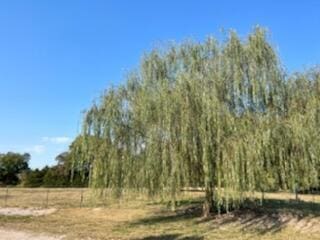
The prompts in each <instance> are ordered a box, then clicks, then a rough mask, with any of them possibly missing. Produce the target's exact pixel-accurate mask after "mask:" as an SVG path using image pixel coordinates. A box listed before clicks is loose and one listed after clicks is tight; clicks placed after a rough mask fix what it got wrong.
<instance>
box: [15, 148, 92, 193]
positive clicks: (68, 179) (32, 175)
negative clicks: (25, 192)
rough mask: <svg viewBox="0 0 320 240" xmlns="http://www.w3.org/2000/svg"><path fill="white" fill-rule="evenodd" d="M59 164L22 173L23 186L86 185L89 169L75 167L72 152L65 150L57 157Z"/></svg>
mask: <svg viewBox="0 0 320 240" xmlns="http://www.w3.org/2000/svg"><path fill="white" fill-rule="evenodd" d="M56 161H57V164H56V165H55V166H52V167H47V166H46V167H44V168H43V169H41V170H39V169H35V170H28V171H26V172H24V173H23V174H22V175H21V185H22V186H23V187H86V186H87V185H88V171H85V170H84V171H83V173H82V174H80V171H79V170H77V169H73V166H72V159H71V154H70V153H69V152H63V153H61V154H59V155H58V156H57V157H56Z"/></svg>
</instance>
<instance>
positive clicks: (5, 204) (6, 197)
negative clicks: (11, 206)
mask: <svg viewBox="0 0 320 240" xmlns="http://www.w3.org/2000/svg"><path fill="white" fill-rule="evenodd" d="M8 197H9V188H8V186H7V189H6V195H5V197H4V207H7V203H8Z"/></svg>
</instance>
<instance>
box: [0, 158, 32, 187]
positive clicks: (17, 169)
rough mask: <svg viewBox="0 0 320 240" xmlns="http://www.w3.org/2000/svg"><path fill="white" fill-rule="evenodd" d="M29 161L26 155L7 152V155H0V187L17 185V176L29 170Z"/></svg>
mask: <svg viewBox="0 0 320 240" xmlns="http://www.w3.org/2000/svg"><path fill="white" fill-rule="evenodd" d="M29 159H30V155H29V154H28V153H25V154H19V153H12V152H8V153H7V154H0V185H4V186H8V185H17V184H18V183H19V175H20V174H21V173H22V172H23V171H26V170H28V169H29V166H28V162H29Z"/></svg>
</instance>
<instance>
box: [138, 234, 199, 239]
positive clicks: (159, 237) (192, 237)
mask: <svg viewBox="0 0 320 240" xmlns="http://www.w3.org/2000/svg"><path fill="white" fill-rule="evenodd" d="M203 239H204V238H203V237H202V236H186V237H183V236H181V235H180V234H163V235H154V236H147V237H143V238H138V239H136V240H203Z"/></svg>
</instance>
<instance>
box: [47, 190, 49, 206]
mask: <svg viewBox="0 0 320 240" xmlns="http://www.w3.org/2000/svg"><path fill="white" fill-rule="evenodd" d="M48 206H49V189H47V195H46V208H48Z"/></svg>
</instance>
